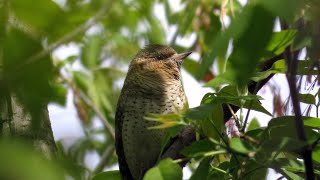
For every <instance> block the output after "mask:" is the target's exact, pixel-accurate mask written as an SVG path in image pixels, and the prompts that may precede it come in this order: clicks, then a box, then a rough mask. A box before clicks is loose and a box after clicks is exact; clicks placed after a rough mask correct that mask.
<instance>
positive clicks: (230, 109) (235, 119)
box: [227, 104, 241, 129]
mask: <svg viewBox="0 0 320 180" xmlns="http://www.w3.org/2000/svg"><path fill="white" fill-rule="evenodd" d="M227 106H228V109H229V111H230V113H231V114H232V117H233V119H234V121H235V122H236V125H237V127H238V129H240V128H241V125H240V123H239V119H238V118H237V116H236V114H235V113H234V111H233V109H232V108H231V106H230V104H227Z"/></svg>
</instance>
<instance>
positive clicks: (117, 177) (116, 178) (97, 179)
mask: <svg viewBox="0 0 320 180" xmlns="http://www.w3.org/2000/svg"><path fill="white" fill-rule="evenodd" d="M105 179H112V180H121V179H122V178H121V174H120V171H118V170H117V171H105V172H101V173H99V174H97V175H95V176H94V177H93V178H92V180H105Z"/></svg>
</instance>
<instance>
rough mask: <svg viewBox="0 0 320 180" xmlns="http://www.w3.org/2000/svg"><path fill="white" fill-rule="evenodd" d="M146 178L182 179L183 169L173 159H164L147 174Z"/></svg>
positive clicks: (161, 179)
mask: <svg viewBox="0 0 320 180" xmlns="http://www.w3.org/2000/svg"><path fill="white" fill-rule="evenodd" d="M143 179H144V180H179V179H181V180H182V169H181V167H180V166H179V165H178V164H176V163H174V162H173V160H172V159H164V160H162V161H160V163H159V164H158V165H157V166H155V167H153V168H151V169H150V170H148V171H147V173H146V174H145V176H144V178H143Z"/></svg>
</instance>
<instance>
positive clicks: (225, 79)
mask: <svg viewBox="0 0 320 180" xmlns="http://www.w3.org/2000/svg"><path fill="white" fill-rule="evenodd" d="M233 76H234V74H233V71H227V72H224V73H222V74H220V75H218V76H217V77H215V78H214V79H212V80H210V81H209V82H207V83H206V84H205V87H212V88H213V89H215V90H217V89H218V88H219V86H221V85H224V84H229V85H235V84H236V83H235V81H234V80H233V79H232V77H233Z"/></svg>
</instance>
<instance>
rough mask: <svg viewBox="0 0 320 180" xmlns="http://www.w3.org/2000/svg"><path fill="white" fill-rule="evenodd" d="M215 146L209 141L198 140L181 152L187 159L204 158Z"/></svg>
mask: <svg viewBox="0 0 320 180" xmlns="http://www.w3.org/2000/svg"><path fill="white" fill-rule="evenodd" d="M214 148H215V145H214V143H213V142H211V141H210V140H200V141H195V142H193V143H192V144H191V145H190V146H187V147H186V148H184V149H183V150H182V151H181V154H183V155H184V156H187V157H197V156H204V155H205V154H206V153H208V152H212V151H214Z"/></svg>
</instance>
